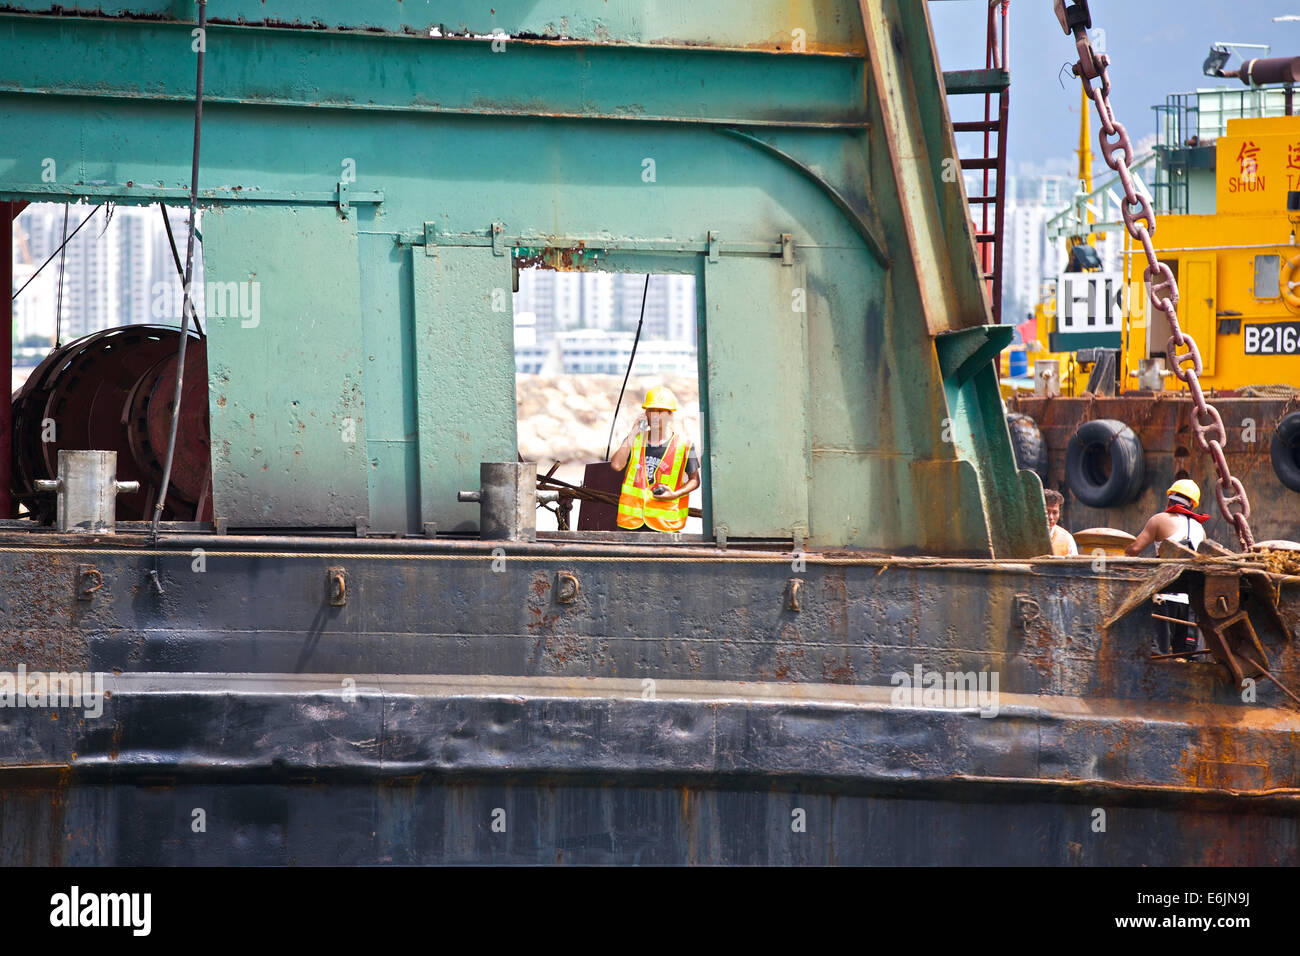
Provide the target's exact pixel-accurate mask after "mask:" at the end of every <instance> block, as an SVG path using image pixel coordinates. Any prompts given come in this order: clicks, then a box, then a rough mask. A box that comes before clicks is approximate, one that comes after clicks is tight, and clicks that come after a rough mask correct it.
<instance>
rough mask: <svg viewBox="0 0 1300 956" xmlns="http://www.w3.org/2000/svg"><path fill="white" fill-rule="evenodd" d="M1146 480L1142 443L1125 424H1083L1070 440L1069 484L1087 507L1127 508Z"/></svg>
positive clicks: (1106, 421) (1104, 420)
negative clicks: (1125, 506)
mask: <svg viewBox="0 0 1300 956" xmlns="http://www.w3.org/2000/svg"><path fill="white" fill-rule="evenodd" d="M1107 465H1109V473H1107V470H1106V468H1107ZM1145 478H1146V455H1145V454H1144V453H1143V451H1142V442H1141V441H1140V440H1139V439H1138V437H1137V435H1136V434H1134V432H1133V429H1131V428H1129V427H1128V426H1127V425H1125V424H1124V423H1123V422H1121V421H1116V420H1115V419H1112V418H1097V419H1093V420H1092V421H1088V422H1084V423H1083V424H1081V425H1080V426H1079V427H1078V428H1077V429H1076V430H1075V432H1074V434H1073V435H1072V436H1071V437H1070V445H1069V447H1068V448H1067V449H1066V451H1065V481H1066V484H1068V485H1069V487H1070V491H1071V492H1073V494H1074V496H1075V497H1076V498H1078V499H1079V501H1081V502H1083V503H1084V504H1085V505H1088V506H1089V507H1091V508H1113V507H1117V506H1120V505H1126V504H1128V503H1129V502H1130V501H1133V500H1134V499H1135V498H1137V496H1138V493H1139V492H1140V491H1141V490H1142V483H1143V481H1144V480H1145Z"/></svg>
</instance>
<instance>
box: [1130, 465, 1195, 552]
mask: <svg viewBox="0 0 1300 956" xmlns="http://www.w3.org/2000/svg"><path fill="white" fill-rule="evenodd" d="M1165 498H1166V504H1165V510H1164V511H1161V512H1160V513H1159V514H1154V515H1152V516H1151V517H1150V518H1149V519H1148V520H1147V523H1146V527H1144V528H1143V529H1142V533H1141V534H1139V535H1138V536H1137V537H1136V538H1135V539H1133V543H1132V544H1130V545H1129V546H1128V553H1129V554H1132V555H1138V554H1141V553H1142V552H1143V551H1145V550H1146V549H1147V548H1149V547H1150V546H1151V545H1152V544H1155V545H1156V546H1157V547H1158V546H1159V544H1160V542H1161V541H1176V542H1178V543H1179V544H1181V545H1182V546H1183V547H1185V548H1191V549H1192V550H1193V551H1195V550H1196V546H1197V545H1199V544H1200V543H1201V542H1202V541H1204V540H1205V529H1204V528H1203V527H1201V525H1203V524H1205V522H1207V521H1209V520H1210V516H1209V515H1203V514H1197V513H1196V511H1195V510H1194V509H1195V508H1196V506H1197V505H1199V504H1200V503H1201V489H1200V488H1199V487H1197V485H1196V482H1194V481H1192V480H1191V479H1190V478H1180V479H1179V480H1178V481H1175V482H1174V483H1173V484H1172V485H1170V486H1169V489H1168V490H1167V491H1166V492H1165Z"/></svg>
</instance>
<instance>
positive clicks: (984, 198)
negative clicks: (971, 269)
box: [943, 0, 1011, 323]
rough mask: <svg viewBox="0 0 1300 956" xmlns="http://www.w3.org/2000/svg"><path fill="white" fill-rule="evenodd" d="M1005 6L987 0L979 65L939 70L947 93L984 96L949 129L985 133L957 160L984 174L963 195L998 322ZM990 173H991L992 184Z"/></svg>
mask: <svg viewBox="0 0 1300 956" xmlns="http://www.w3.org/2000/svg"><path fill="white" fill-rule="evenodd" d="M1009 5H1010V4H1009V0H989V9H988V28H987V37H986V41H985V47H984V69H982V70H955V71H951V72H946V73H944V75H943V80H944V92H945V93H947V94H948V96H949V97H953V96H973V95H982V96H983V97H984V118H983V119H982V120H969V121H961V122H954V123H953V124H952V128H953V132H955V133H982V134H984V151H983V154H982V155H979V156H969V157H960V159H961V168H962V169H963V170H967V169H977V170H980V171H981V172H982V173H983V177H982V178H983V188H982V189H981V191H980V193H979V194H978V195H974V196H968V197H967V202H969V203H970V206H971V220H972V222H973V223H974V225H975V242H976V243H977V244H978V248H979V258H980V269H981V271H982V275H983V276H984V282H985V288H986V290H987V292H988V295H989V304H990V306H991V307H992V310H993V321H995V322H999V323H1000V322H1001V321H1002V236H1003V228H1002V223H1003V217H1004V214H1005V212H1006V198H1007V196H1006V171H1007V103H1008V99H1009V96H1008V88H1009V87H1010V85H1011V77H1010V73H1009V72H1008V69H1007V51H1008V44H1007V8H1008V6H1009ZM995 98H996V101H997V104H996V113H995V111H994V99H995ZM990 178H993V183H992V188H991V189H990V183H989V180H990Z"/></svg>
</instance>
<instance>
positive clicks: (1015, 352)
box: [1007, 345, 1029, 378]
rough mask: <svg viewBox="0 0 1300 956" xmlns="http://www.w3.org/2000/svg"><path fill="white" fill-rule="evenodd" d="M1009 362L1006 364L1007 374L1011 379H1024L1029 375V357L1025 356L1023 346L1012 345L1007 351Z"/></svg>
mask: <svg viewBox="0 0 1300 956" xmlns="http://www.w3.org/2000/svg"><path fill="white" fill-rule="evenodd" d="M1008 351H1009V353H1010V354H1009V356H1008V358H1009V361H1008V363H1007V374H1008V376H1009V377H1011V378H1024V377H1025V376H1026V375H1028V374H1029V356H1028V355H1026V354H1025V347H1024V346H1023V345H1013V346H1011V348H1010V349H1009V350H1008Z"/></svg>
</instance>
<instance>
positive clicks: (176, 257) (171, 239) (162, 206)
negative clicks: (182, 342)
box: [158, 200, 206, 338]
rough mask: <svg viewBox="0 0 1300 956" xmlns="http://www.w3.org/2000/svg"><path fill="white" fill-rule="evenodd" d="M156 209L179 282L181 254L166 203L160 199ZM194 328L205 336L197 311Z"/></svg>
mask: <svg viewBox="0 0 1300 956" xmlns="http://www.w3.org/2000/svg"><path fill="white" fill-rule="evenodd" d="M158 209H159V210H160V211H161V212H162V217H163V228H164V229H166V230H167V244H168V245H169V246H171V250H172V262H174V263H176V275H177V277H178V278H179V279H180V280H181V282H184V281H185V267H184V266H183V265H181V254H180V253H179V252H177V251H176V237H175V236H173V235H172V221H171V217H170V216H168V215H167V204H166V203H164V202H162V201H161V200H160V201H159V203H158ZM194 330H195V331H196V332H198V333H199V338H205V337H206V336H205V335H204V333H203V327H202V326H201V325H199V314H198V313H197V312H195V313H194Z"/></svg>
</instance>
